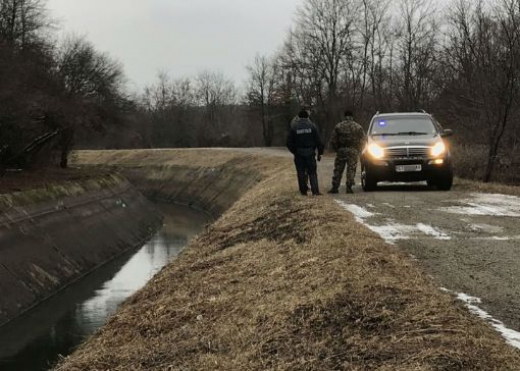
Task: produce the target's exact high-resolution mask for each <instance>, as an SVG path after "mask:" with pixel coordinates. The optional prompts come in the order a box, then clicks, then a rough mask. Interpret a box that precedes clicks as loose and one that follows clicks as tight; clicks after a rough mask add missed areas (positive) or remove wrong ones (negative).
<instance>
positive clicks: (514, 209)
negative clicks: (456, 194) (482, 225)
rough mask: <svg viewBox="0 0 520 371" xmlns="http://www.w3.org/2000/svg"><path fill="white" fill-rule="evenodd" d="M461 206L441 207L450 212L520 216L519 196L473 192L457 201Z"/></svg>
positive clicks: (442, 209)
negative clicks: (468, 197) (466, 197)
mask: <svg viewBox="0 0 520 371" xmlns="http://www.w3.org/2000/svg"><path fill="white" fill-rule="evenodd" d="M457 202H458V203H459V204H461V206H450V207H444V208H441V209H440V210H441V211H444V212H448V213H451V214H461V215H476V216H502V217H512V218H520V197H516V196H507V195H501V194H490V193H473V194H472V195H471V198H470V199H465V200H459V201H457Z"/></svg>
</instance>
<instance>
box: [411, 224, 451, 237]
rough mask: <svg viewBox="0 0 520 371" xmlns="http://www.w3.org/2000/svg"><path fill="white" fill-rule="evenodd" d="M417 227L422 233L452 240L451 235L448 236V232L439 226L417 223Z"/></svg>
mask: <svg viewBox="0 0 520 371" xmlns="http://www.w3.org/2000/svg"><path fill="white" fill-rule="evenodd" d="M417 229H418V230H420V231H421V232H422V233H424V234H426V235H428V236H432V237H434V238H436V239H438V240H446V241H447V240H451V237H450V236H448V235H447V234H446V233H444V232H442V231H440V230H438V229H437V228H434V227H432V226H431V225H426V224H422V223H419V224H417Z"/></svg>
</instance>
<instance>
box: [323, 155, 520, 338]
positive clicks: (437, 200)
mask: <svg viewBox="0 0 520 371" xmlns="http://www.w3.org/2000/svg"><path fill="white" fill-rule="evenodd" d="M331 174H332V164H331V161H330V160H326V161H324V162H323V164H322V166H321V169H320V180H321V184H322V188H323V189H324V190H325V191H326V190H327V189H328V188H327V187H328V186H329V184H330V176H331ZM357 179H358V180H357V182H358V186H356V187H355V189H354V190H355V194H354V195H346V194H345V193H344V192H345V189H344V186H343V187H342V188H341V190H340V194H339V195H337V196H336V197H335V198H336V199H337V202H338V203H339V205H340V206H342V207H343V208H345V210H347V211H349V212H351V213H353V214H354V215H355V216H356V218H357V220H358V221H359V222H360V223H363V224H365V225H366V226H368V227H369V228H370V229H372V230H373V231H374V232H376V233H378V234H379V235H380V236H381V237H382V238H384V239H385V240H386V241H387V242H389V243H392V244H396V245H398V246H399V247H401V248H402V249H404V250H405V251H406V252H408V253H409V254H410V255H411V256H412V257H413V258H415V259H417V260H418V261H419V263H420V264H421V265H422V266H423V267H424V268H425V270H426V272H427V273H428V274H430V275H431V276H432V277H433V278H434V279H435V280H436V281H437V282H438V284H439V287H443V288H446V289H448V290H450V291H453V292H455V293H464V294H466V295H469V296H471V297H476V298H480V299H481V303H475V300H474V299H470V300H469V301H471V302H472V303H473V304H478V307H480V308H482V309H483V310H485V311H486V312H488V313H489V314H490V315H491V316H492V317H494V318H496V319H499V320H500V321H502V322H504V323H505V325H506V326H507V327H509V328H510V329H513V330H516V331H519V330H520V198H518V197H515V196H507V195H500V194H485V193H471V192H467V191H463V190H459V189H458V187H457V186H455V187H454V188H453V190H452V191H450V192H440V191H436V190H432V189H429V188H428V187H427V186H426V184H425V183H424V184H422V183H417V184H412V185H409V184H406V185H405V184H391V183H388V184H383V185H381V186H380V187H379V188H378V190H377V191H376V192H372V193H364V192H363V191H362V190H361V187H360V186H359V174H358V177H357ZM462 297H464V296H462ZM466 301H468V300H467V299H466ZM515 336H516V335H515ZM518 340H520V339H518ZM519 344H520V342H519Z"/></svg>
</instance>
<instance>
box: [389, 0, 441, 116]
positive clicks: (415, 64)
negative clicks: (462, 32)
mask: <svg viewBox="0 0 520 371" xmlns="http://www.w3.org/2000/svg"><path fill="white" fill-rule="evenodd" d="M399 10H400V14H401V19H400V24H399V26H398V27H399V28H400V29H401V30H402V32H401V33H400V34H399V35H398V37H399V40H398V48H397V53H398V55H397V58H398V61H399V71H396V72H397V77H398V78H399V79H401V89H400V97H399V98H400V103H401V106H400V109H401V110H417V109H419V108H426V106H427V105H428V103H429V102H430V101H431V99H432V96H434V92H435V86H434V85H433V83H432V82H433V77H434V75H435V69H436V66H437V64H436V57H437V54H438V53H437V38H436V35H437V34H438V25H437V23H436V20H435V18H434V17H433V14H434V9H433V5H432V1H431V0H401V3H400V9H399Z"/></svg>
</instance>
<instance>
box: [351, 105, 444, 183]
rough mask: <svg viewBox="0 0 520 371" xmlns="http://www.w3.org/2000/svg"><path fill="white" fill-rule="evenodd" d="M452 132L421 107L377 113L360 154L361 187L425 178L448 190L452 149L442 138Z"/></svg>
mask: <svg viewBox="0 0 520 371" xmlns="http://www.w3.org/2000/svg"><path fill="white" fill-rule="evenodd" d="M452 134H453V133H452V131H451V130H449V129H443V128H442V127H441V125H440V124H439V123H438V122H437V121H435V119H434V118H433V117H432V116H431V115H429V114H427V113H426V112H424V111H423V112H422V113H417V112H407V113H384V114H380V113H377V114H376V115H375V116H374V117H373V118H372V122H371V123H370V128H369V129H368V140H367V145H366V147H365V149H364V150H363V153H362V155H361V183H362V186H363V190H364V191H366V192H367V191H372V190H374V189H375V188H376V187H377V182H380V181H390V182H416V181H424V180H426V181H427V182H428V185H430V186H436V187H437V188H438V189H440V190H446V191H447V190H450V189H451V186H452V184H453V168H452V162H451V153H450V150H449V148H448V145H447V144H446V143H445V141H444V140H443V138H445V137H449V136H451V135H452Z"/></svg>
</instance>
